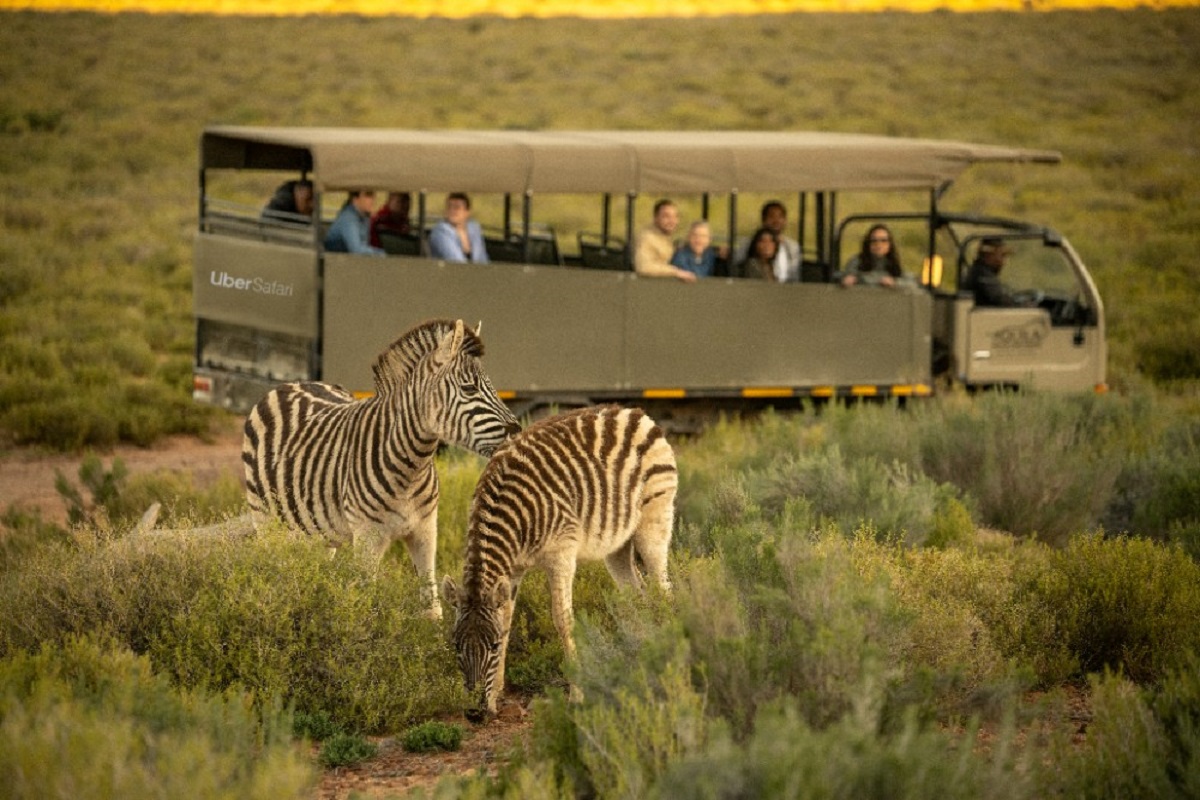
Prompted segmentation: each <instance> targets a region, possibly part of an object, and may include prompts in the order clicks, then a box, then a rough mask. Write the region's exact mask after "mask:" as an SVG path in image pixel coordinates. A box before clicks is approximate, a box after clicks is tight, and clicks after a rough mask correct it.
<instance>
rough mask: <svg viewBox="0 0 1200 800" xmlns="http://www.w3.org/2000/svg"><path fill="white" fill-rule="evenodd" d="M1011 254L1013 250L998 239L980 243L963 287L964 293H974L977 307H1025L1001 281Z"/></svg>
mask: <svg viewBox="0 0 1200 800" xmlns="http://www.w3.org/2000/svg"><path fill="white" fill-rule="evenodd" d="M1011 253H1012V248H1010V247H1009V246H1008V245H1007V244H1005V243H1004V240H1003V239H1000V238H998V237H995V236H989V237H987V238H985V239H983V240H982V241H980V243H979V251H978V252H977V253H976V254H975V261H974V262H972V263H971V267H970V269H968V270H967V277H966V278H965V279H964V280H963V285H962V287H961V288H962V290H963V291H966V292H973V293H974V295H975V305H976V306H999V307H1011V306H1020V305H1025V304H1024V303H1021V302H1019V301H1018V300H1017V298H1016V297H1014V296H1013V293H1012V292H1011V291H1010V290H1009V289H1008V287H1006V286H1005V285H1004V284H1003V283H1002V282H1001V280H1000V270H1002V269H1004V264H1005V262H1007V260H1008V257H1009V255H1010V254H1011Z"/></svg>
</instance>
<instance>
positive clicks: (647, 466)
mask: <svg viewBox="0 0 1200 800" xmlns="http://www.w3.org/2000/svg"><path fill="white" fill-rule="evenodd" d="M678 477H679V476H678V474H677V471H676V467H675V454H674V452H673V451H672V450H671V446H670V445H669V444H668V443H667V440H666V437H665V435H664V434H663V431H662V429H661V428H659V427H658V426H657V425H656V424H655V423H654V421H653V420H652V419H650V417H648V416H646V414H645V412H643V411H642V410H640V409H625V410H622V409H620V408H618V407H616V406H607V407H597V408H585V409H581V410H578V411H574V412H571V413H567V414H563V415H561V416H557V417H551V418H549V419H546V420H543V421H541V422H539V423H537V424H535V425H532V426H530V427H529V428H527V429H525V430H524V431H523V432H522V433H520V434H518V435H517V436H515V437H513V438H512V439H511V440H510V441H509V442H508V443H507V444H505V445H504V446H503V447H501V448H500V449H499V450H497V451H496V453H495V455H493V456H492V459H491V460H490V461H489V462H488V465H487V466H486V467H485V468H484V471H483V474H482V475H481V476H480V478H479V483H478V485H477V486H476V487H475V496H474V498H473V499H472V501H471V513H470V520H469V522H468V528H467V551H466V561H465V564H464V566H463V578H462V588H461V589H460V588H459V587H458V586H457V585H456V584H455V583H454V581H453V579H451V578H450V577H449V576H446V578H445V580H444V581H443V583H442V592H443V594H444V595H445V599H446V602H447V603H449V604H450V605H451V606H453V607H454V608H455V609H456V610H457V613H458V615H457V619H456V621H455V624H454V647H455V649H456V650H457V652H458V663H459V667H460V668H461V669H462V671H463V677H464V678H465V680H466V686H467V692H468V695H469V697H470V702H471V705H470V706H468V708H467V711H466V715H467V719H469V720H471V721H472V722H480V721H482V720H483V719H484V718H485V717H486V716H487V715H489V714H491V715H494V714H495V713H496V700H497V698H498V697H499V695H500V690H501V689H502V688H503V685H504V658H505V653H506V651H507V649H508V634H509V630H510V628H511V626H512V617H513V606H514V604H515V603H516V598H517V587H518V586H519V585H520V583H521V578H522V576H523V575H524V574H525V572H526V570H528V569H529V568H530V567H533V566H541V567H542V568H543V569H545V570H546V572H547V574H548V577H549V582H550V609H551V615H552V616H553V618H554V625H555V627H556V628H557V629H558V633H559V636H561V637H562V642H563V650H564V651H565V653H566V657H567V658H568V659H571V660H573V659H574V657H575V642H574V639H573V638H572V636H571V625H572V621H573V615H572V611H571V585H572V583H573V581H574V578H575V567H576V563H577V562H578V561H580V560H585V561H592V560H598V559H601V558H603V559H604V560H605V564H606V565H607V566H608V571H609V573H610V574H612V576H613V578H614V579H615V580H616V581H618V582H619V583H622V584H626V585H633V586H636V587H638V588H639V589H640V588H641V587H642V585H643V581H642V577H641V575H640V574H639V573H638V569H637V565H636V563H635V561H634V556H635V553H636V555H638V556H641V559H642V563H643V564H644V566H645V567H646V570H647V571H648V572H649V574H650V576H651V577H652V578H653V579H654V580H655V581H657V582H658V584H659V585H660V586H661V587H662V588H663V589H665V590H667V591H670V588H671V584H670V581H669V579H668V577H667V550H668V548H669V546H670V544H671V527H672V525H673V524H674V518H675V491H676V487H677V485H678ZM572 694H573V695H575V694H576V691H575V690H574V689H573V690H572Z"/></svg>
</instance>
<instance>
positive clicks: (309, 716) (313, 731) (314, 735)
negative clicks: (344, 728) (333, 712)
mask: <svg viewBox="0 0 1200 800" xmlns="http://www.w3.org/2000/svg"><path fill="white" fill-rule="evenodd" d="M338 732H339V729H338V726H337V723H335V722H334V721H333V717H332V716H330V715H329V712H328V711H316V712H313V713H309V712H307V711H297V712H296V713H295V714H294V715H293V716H292V735H294V736H296V737H297V738H300V739H309V740H311V741H314V742H323V741H325V740H326V739H328V738H329V737H331V736H333V735H334V734H335V733H338Z"/></svg>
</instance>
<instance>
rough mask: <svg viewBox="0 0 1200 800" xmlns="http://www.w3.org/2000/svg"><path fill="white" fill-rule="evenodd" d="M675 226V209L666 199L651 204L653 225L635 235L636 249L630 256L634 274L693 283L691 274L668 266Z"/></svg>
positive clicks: (677, 221)
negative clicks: (652, 206) (652, 205)
mask: <svg viewBox="0 0 1200 800" xmlns="http://www.w3.org/2000/svg"><path fill="white" fill-rule="evenodd" d="M678 227H679V208H678V207H677V206H676V205H675V204H674V203H673V202H671V201H670V200H659V201H658V202H657V203H655V204H654V222H652V223H650V224H649V225H647V226H646V227H645V228H643V229H642V231H641V232H640V233H639V234H638V237H637V249H636V250H634V254H633V268H634V270H635V271H636V272H637V274H638V275H642V276H645V277H648V278H677V279H679V280H681V281H683V282H684V283H695V282H696V275H695V273H692V272H688V271H687V270H686V269H680V268H679V267H676V266H673V265H672V264H671V256H673V255H674V254H675V242H674V240H673V239H672V238H671V237H672V236H673V235H674V233H675V229H676V228H678Z"/></svg>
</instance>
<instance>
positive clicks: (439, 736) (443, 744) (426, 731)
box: [400, 722, 463, 753]
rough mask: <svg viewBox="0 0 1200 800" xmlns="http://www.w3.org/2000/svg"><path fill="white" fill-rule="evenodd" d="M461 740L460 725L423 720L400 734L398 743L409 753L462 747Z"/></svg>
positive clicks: (461, 728)
mask: <svg viewBox="0 0 1200 800" xmlns="http://www.w3.org/2000/svg"><path fill="white" fill-rule="evenodd" d="M462 740H463V727H462V725H447V724H446V723H444V722H423V723H421V724H420V725H415V726H413V727H411V728H409V729H408V730H406V731H404V733H402V734H400V745H401V746H402V747H403V748H404V749H405V750H407V751H408V752H410V753H430V752H433V751H435V750H446V751H454V750H457V749H458V748H460V747H462Z"/></svg>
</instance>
